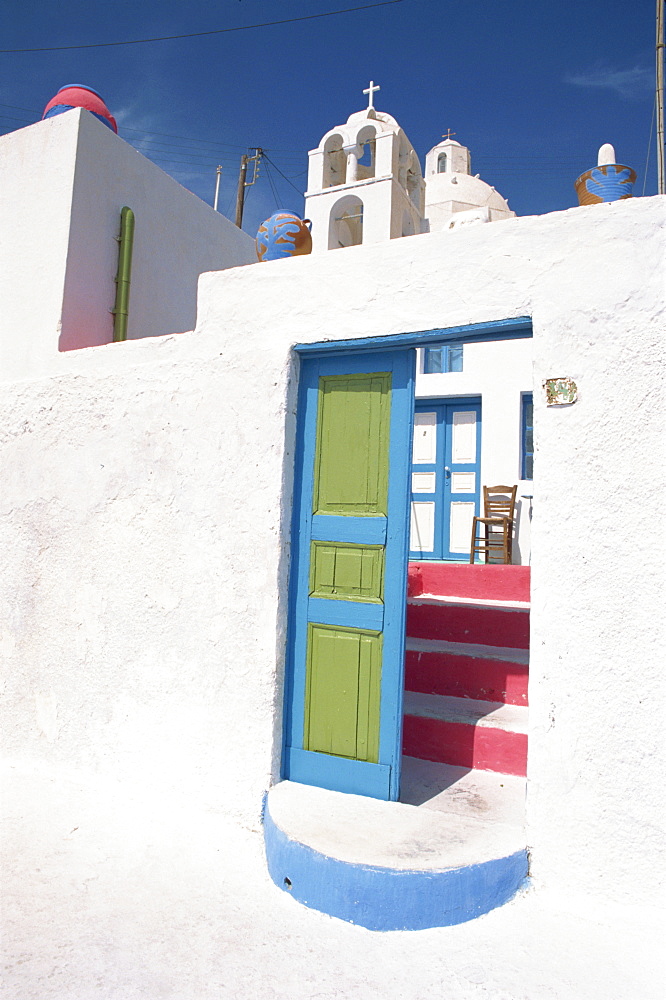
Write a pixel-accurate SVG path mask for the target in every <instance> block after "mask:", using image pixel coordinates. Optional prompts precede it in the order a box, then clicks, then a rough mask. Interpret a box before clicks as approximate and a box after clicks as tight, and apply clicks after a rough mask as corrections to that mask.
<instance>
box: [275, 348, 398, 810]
mask: <svg viewBox="0 0 666 1000" xmlns="http://www.w3.org/2000/svg"><path fill="white" fill-rule="evenodd" d="M414 353H415V352H414V351H410V350H403V351H396V352H378V353H372V354H371V353H367V354H363V353H359V354H342V355H341V354H338V355H330V356H317V357H305V358H304V359H303V360H302V365H301V379H300V391H299V402H298V424H297V463H296V482H295V496H294V521H293V529H292V564H291V581H290V627H289V640H288V648H289V658H288V671H287V696H286V725H285V750H284V766H283V774H284V776H285V777H286V778H289V779H291V780H292V781H301V782H304V783H306V784H313V785H319V786H321V787H325V788H332V789H335V790H338V791H344V792H355V793H358V794H364V795H369V796H374V797H375V798H383V799H396V798H397V797H398V794H399V787H400V756H401V740H402V692H403V671H404V645H405V611H406V608H405V603H406V602H405V594H406V579H407V550H408V513H409V512H408V500H409V498H408V494H407V490H406V489H405V484H406V482H407V481H408V477H409V465H410V446H411V432H412V422H413V405H414V396H413V392H414V390H413V376H414Z"/></svg>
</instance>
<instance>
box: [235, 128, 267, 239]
mask: <svg viewBox="0 0 666 1000" xmlns="http://www.w3.org/2000/svg"><path fill="white" fill-rule="evenodd" d="M263 155H264V151H263V149H262V148H261V147H260V146H255V147H254V156H248V154H247V153H243V155H242V156H241V161H240V170H239V172H238V191H237V192H236V219H235V222H236V225H237V226H238V228H239V229H242V228H243V208H244V207H245V188H247V187H252V185H253V184H255V183H256V180H257V177H258V176H259V163H260V162H261V158H262V156H263ZM248 163H254V173H253V174H252V180H251V181H248V180H246V177H247V165H248Z"/></svg>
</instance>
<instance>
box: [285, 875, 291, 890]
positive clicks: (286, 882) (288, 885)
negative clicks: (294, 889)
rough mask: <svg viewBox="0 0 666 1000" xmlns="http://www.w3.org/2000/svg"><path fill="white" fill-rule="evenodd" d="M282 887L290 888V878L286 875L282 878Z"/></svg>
mask: <svg viewBox="0 0 666 1000" xmlns="http://www.w3.org/2000/svg"><path fill="white" fill-rule="evenodd" d="M284 887H285V889H291V879H290V878H287V877H286V876H285V878H284Z"/></svg>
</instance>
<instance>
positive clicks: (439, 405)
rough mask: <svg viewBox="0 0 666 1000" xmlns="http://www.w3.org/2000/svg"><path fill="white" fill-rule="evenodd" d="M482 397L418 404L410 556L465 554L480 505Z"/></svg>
mask: <svg viewBox="0 0 666 1000" xmlns="http://www.w3.org/2000/svg"><path fill="white" fill-rule="evenodd" d="M480 456H481V403H480V401H479V400H473V399H465V400H456V401H455V402H447V401H444V400H439V401H433V400H427V401H426V400H424V401H423V402H421V403H417V404H416V412H415V414H414V447H413V452H412V504H411V525H410V528H411V531H410V538H411V540H410V556H411V558H413V559H451V560H455V559H460V558H461V557H464V556H469V550H470V538H471V533H472V518H473V517H474V515H475V514H476V513H477V512H478V509H479V494H480V483H479V468H480Z"/></svg>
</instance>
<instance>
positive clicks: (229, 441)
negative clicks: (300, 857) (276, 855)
mask: <svg viewBox="0 0 666 1000" xmlns="http://www.w3.org/2000/svg"><path fill="white" fill-rule="evenodd" d="M665 200H666V199H663V198H652V199H636V200H634V201H633V202H631V201H629V202H618V203H614V204H609V205H601V206H593V207H590V208H585V209H572V210H570V211H568V212H564V213H558V214H553V215H549V216H544V217H540V218H537V217H535V218H522V219H514V220H510V221H507V222H505V223H504V224H503V225H501V226H478V227H469V228H467V229H463V230H460V231H459V232H454V233H434V234H429V235H423V236H417V237H413V238H411V239H403V240H397V241H390V242H387V243H384V244H380V245H377V246H372V247H363V246H361V247H354V248H351V249H348V250H344V251H340V252H339V253H334V254H322V255H316V256H312V257H300V258H296V259H294V260H287V261H276V262H272V263H268V264H262V265H261V266H260V267H257V268H237V269H232V270H229V271H226V272H223V273H209V274H205V275H203V276H202V278H201V279H200V300H199V317H198V326H197V329H196V330H195V331H194V332H193V333H189V334H185V335H184V336H180V337H166V338H161V339H158V340H141V341H135V342H128V343H126V344H121V345H109V346H105V347H97V348H91V349H90V350H87V351H78V352H73V353H71V354H70V355H67V356H66V358H65V362H64V364H63V360H62V357H61V359H59V360H60V364H59V366H58V368H57V369H55V367H54V370H53V372H51V373H44V372H42V371H40V372H38V373H36V374H38V375H39V376H40V377H31V373H30V372H29V371H28V370H26V371H25V372H24V376H25V381H23V382H21V383H20V384H15V385H11V384H8V385H6V386H5V389H4V392H3V396H2V400H1V402H0V432H1V437H2V448H3V456H4V470H5V471H4V485H3V491H2V494H1V497H2V501H1V503H2V508H1V513H0V535H1V537H0V552H2V572H1V573H0V598H1V600H2V608H3V610H2V619H3V623H4V624H3V634H2V640H1V642H2V646H1V648H2V650H3V657H4V676H5V677H6V680H7V684H6V705H7V709H6V712H7V715H6V722H5V725H4V726H3V731H4V740H5V751H6V752H7V753H9V754H10V755H12V756H14V757H19V758H31V759H38V760H47V761H51V762H55V763H60V764H62V765H64V766H70V767H72V768H75V769H77V771H79V772H81V771H86V770H92V771H104V772H106V773H109V774H112V775H114V776H115V777H117V779H118V780H119V781H124V780H132V781H140V782H149V783H151V784H152V785H153V786H157V787H161V788H163V789H164V790H165V793H168V791H169V789H170V788H171V789H173V788H175V787H179V788H180V787H182V786H183V784H187V786H188V787H189V788H191V789H192V791H193V793H194V794H197V795H198V796H199V797H200V800H201V801H202V802H203V803H204V804H205V805H206V806H208V807H209V808H222V809H224V810H225V811H227V812H228V813H229V814H230V815H233V816H234V817H236V818H237V819H239V820H241V821H242V822H244V823H247V824H254V823H256V822H257V820H258V815H259V810H260V807H261V797H262V793H263V791H264V790H265V789H266V787H267V786H268V784H269V782H271V781H272V780H275V779H276V777H277V774H278V759H279V750H280V726H281V719H280V715H281V698H282V689H281V684H282V670H283V653H284V635H285V620H286V619H285V615H286V580H287V563H288V549H289V515H290V500H291V478H292V471H293V439H294V438H293V434H294V405H295V390H296V376H297V371H296V366H295V364H294V362H293V361H292V360H291V356H290V348H291V346H292V345H293V344H294V343H297V342H304V341H319V340H325V339H338V338H341V337H348V338H354V337H367V336H372V335H379V334H382V335H385V334H391V333H403V332H406V331H411V330H426V329H431V328H435V327H447V326H458V325H461V324H467V323H478V322H488V321H492V320H499V319H506V318H510V317H515V316H522V315H530V316H532V317H533V322H534V379H533V385H534V391H535V411H536V418H535V419H536V452H537V453H536V463H535V470H536V473H535V476H536V478H535V482H534V486H535V502H534V520H533V542H532V545H533V559H532V572H533V614H532V626H533V644H532V666H531V671H532V675H531V692H530V694H531V703H532V707H531V722H530V762H529V792H528V840H529V844H530V848H531V851H532V867H533V876H534V880H535V884H536V886H537V887H539V888H540V889H545V888H549V889H556V890H558V891H562V892H566V893H581V894H583V895H585V894H587V895H596V896H598V897H603V898H608V899H614V900H616V901H619V902H626V901H629V900H633V901H634V902H636V903H647V902H654V901H655V900H656V895H657V893H658V891H659V881H658V878H657V877H656V876H655V872H656V871H658V870H659V856H658V853H657V852H658V831H659V825H660V817H661V816H662V808H661V799H662V795H661V784H660V778H659V775H660V766H661V765H660V759H659V757H660V752H661V748H662V747H663V739H662V736H661V732H660V729H659V719H660V718H661V714H660V708H663V687H662V682H661V676H662V668H661V657H660V655H659V653H660V650H661V646H662V645H663V642H662V637H661V629H662V626H661V618H660V616H659V615H656V614H655V609H656V608H657V607H658V603H657V602H658V594H659V586H660V581H661V574H662V567H663V562H664V552H663V541H662V538H661V535H660V534H659V532H658V530H657V529H658V525H659V519H658V516H657V515H658V513H659V512H660V511H661V503H660V502H658V500H657V497H658V496H659V497H660V494H659V489H660V484H661V481H662V480H661V477H662V464H663V463H662V454H663V453H662V450H661V445H660V438H659V434H660V429H661V427H660V417H659V412H660V411H659V407H658V394H659V386H660V382H659V377H660V376H659V369H658V356H659V352H660V349H661V347H660V344H661V337H662V336H663V327H664V264H663V261H664V228H665V226H666V212H665V211H664V201H665ZM562 375H568V376H570V377H572V378H573V379H575V381H576V382H577V384H578V387H579V393H580V398H579V401H578V402H577V403H576V404H574V405H573V406H570V407H567V408H560V409H546V407H545V403H544V400H543V397H542V395H541V390H540V386H541V382H542V380H543V379H545V378H548V377H554V376H562ZM660 699H662V701H660Z"/></svg>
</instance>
